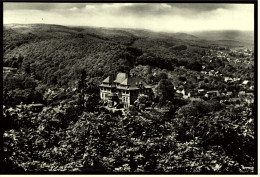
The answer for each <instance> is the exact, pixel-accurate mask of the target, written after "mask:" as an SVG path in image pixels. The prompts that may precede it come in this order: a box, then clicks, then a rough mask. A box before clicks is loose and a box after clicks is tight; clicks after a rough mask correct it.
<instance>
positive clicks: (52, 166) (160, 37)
mask: <svg viewBox="0 0 260 177" xmlns="http://www.w3.org/2000/svg"><path fill="white" fill-rule="evenodd" d="M236 40H238V38H236V39H235V41H234V40H232V39H231V40H229V39H226V40H223V39H219V40H215V39H214V41H211V40H206V39H202V38H199V37H198V36H196V35H191V34H186V33H159V32H152V31H149V30H142V29H136V30H134V29H109V28H94V27H81V26H78V27H66V26H60V25H44V24H33V25H18V24H11V25H4V31H3V42H4V46H3V48H4V53H3V65H4V72H3V75H4V77H3V117H4V118H3V119H2V120H3V124H2V125H3V126H2V128H3V130H4V153H3V157H4V161H3V165H2V169H1V170H2V171H3V172H8V173H16V172H17V173H24V172H26V173H27V172H28V173H34V172H63V171H66V172H74V171H76V172H83V173H84V172H86V173H89V172H90V173H91V172H94V173H105V172H110V173H118V172H121V173H138V172H139V173H143V172H148V173H167V172H169V173H178V174H180V173H232V174H237V173H255V172H256V169H255V165H256V154H257V153H256V149H257V148H256V139H255V130H256V127H255V123H256V121H255V119H256V116H255V113H256V108H255V104H254V100H255V96H254V91H255V88H254V86H255V82H254V76H255V69H254V68H255V67H254V59H255V58H254V57H255V54H254V49H253V47H252V46H253V44H250V45H248V43H245V42H244V41H239V42H238V41H236ZM248 46H251V47H248ZM16 69H17V70H16ZM118 72H126V73H129V74H132V75H135V76H138V77H140V78H141V79H143V80H144V81H146V82H147V84H149V85H150V86H151V87H152V91H153V97H152V99H151V100H148V97H147V96H146V95H139V97H138V99H137V100H136V101H135V105H131V106H130V107H129V108H125V109H124V110H123V111H122V110H116V111H114V112H113V111H110V110H109V109H106V108H105V107H106V105H105V104H103V103H102V100H101V99H100V91H99V87H98V85H99V84H100V83H101V82H102V81H103V80H104V79H105V78H106V77H107V76H109V75H111V74H116V73H118ZM34 103H42V104H40V106H42V109H40V110H39V111H38V112H35V111H34V110H32V108H31V106H39V105H37V104H36V105H35V104H34Z"/></svg>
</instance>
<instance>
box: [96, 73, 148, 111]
mask: <svg viewBox="0 0 260 177" xmlns="http://www.w3.org/2000/svg"><path fill="white" fill-rule="evenodd" d="M99 88H100V98H101V100H102V101H103V102H104V103H107V104H108V106H109V107H117V106H118V105H122V106H123V107H124V108H128V107H129V106H130V105H133V104H134V102H135V101H136V99H137V98H138V96H139V95H140V94H144V95H147V96H148V97H149V98H150V99H151V98H152V87H151V86H150V85H148V84H147V83H145V82H144V81H143V80H142V79H141V78H139V77H138V76H129V75H128V74H126V73H118V74H117V75H116V77H114V76H108V77H107V78H106V79H105V80H103V82H102V84H100V85H99Z"/></svg>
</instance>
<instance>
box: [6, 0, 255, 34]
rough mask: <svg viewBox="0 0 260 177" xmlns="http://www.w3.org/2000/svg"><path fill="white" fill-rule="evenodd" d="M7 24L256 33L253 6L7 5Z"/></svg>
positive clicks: (178, 4)
mask: <svg viewBox="0 0 260 177" xmlns="http://www.w3.org/2000/svg"><path fill="white" fill-rule="evenodd" d="M3 23H4V24H9V23H19V24H31V23H45V24H59V25H73V26H97V27H109V28H110V27H111V28H141V29H149V30H152V31H165V32H185V31H204V30H250V31H253V30H254V5H253V4H226V3H222V4H221V3H217V4H213V3H19V2H12V3H11V2H10V3H7V2H6V3H4V11H3Z"/></svg>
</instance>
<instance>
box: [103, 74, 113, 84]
mask: <svg viewBox="0 0 260 177" xmlns="http://www.w3.org/2000/svg"><path fill="white" fill-rule="evenodd" d="M103 83H110V84H112V83H113V77H112V76H108V77H107V78H106V79H105V80H103Z"/></svg>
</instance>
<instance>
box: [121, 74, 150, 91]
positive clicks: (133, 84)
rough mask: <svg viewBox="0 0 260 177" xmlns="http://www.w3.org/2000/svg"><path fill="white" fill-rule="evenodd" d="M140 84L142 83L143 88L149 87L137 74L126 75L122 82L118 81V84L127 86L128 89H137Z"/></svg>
mask: <svg viewBox="0 0 260 177" xmlns="http://www.w3.org/2000/svg"><path fill="white" fill-rule="evenodd" d="M140 85H142V86H143V87H144V88H151V87H150V86H148V85H147V83H146V82H144V81H143V80H142V79H141V78H140V77H138V76H134V77H128V78H126V79H125V80H124V81H123V82H122V83H120V86H128V87H129V89H139V87H140Z"/></svg>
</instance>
